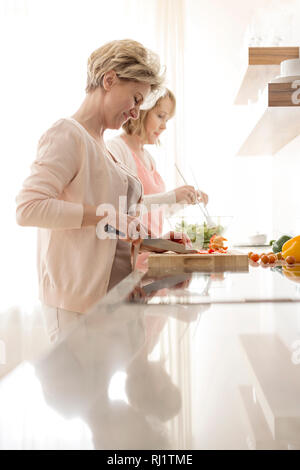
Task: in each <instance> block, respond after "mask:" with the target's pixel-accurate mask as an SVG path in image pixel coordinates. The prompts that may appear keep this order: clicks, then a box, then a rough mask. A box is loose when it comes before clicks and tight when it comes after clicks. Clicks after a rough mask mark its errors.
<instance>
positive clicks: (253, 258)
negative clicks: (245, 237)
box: [250, 253, 259, 263]
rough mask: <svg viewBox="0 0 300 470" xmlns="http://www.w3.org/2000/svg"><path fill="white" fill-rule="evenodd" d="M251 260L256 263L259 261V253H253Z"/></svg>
mask: <svg viewBox="0 0 300 470" xmlns="http://www.w3.org/2000/svg"><path fill="white" fill-rule="evenodd" d="M250 259H252V261H254V262H255V263H256V262H257V261H258V260H259V255H258V254H257V253H252V255H251V256H250Z"/></svg>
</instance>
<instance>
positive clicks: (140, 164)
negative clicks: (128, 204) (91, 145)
mask: <svg viewBox="0 0 300 470" xmlns="http://www.w3.org/2000/svg"><path fill="white" fill-rule="evenodd" d="M152 101H153V100H152ZM148 102H149V103H151V100H148ZM143 106H144V107H146V106H145V105H143ZM143 106H142V107H143ZM175 108H176V99H175V96H174V94H173V93H172V92H171V91H170V90H168V89H165V90H164V91H163V93H161V94H160V96H158V97H157V99H156V101H154V103H152V106H151V107H150V108H149V109H142V110H141V112H140V115H139V118H138V119H136V120H133V119H129V120H128V121H126V122H125V123H124V124H123V126H122V127H123V130H124V131H125V132H124V133H123V134H121V135H119V136H117V137H115V138H114V139H111V140H109V141H108V142H107V148H108V149H109V150H110V152H111V153H112V154H113V155H114V156H115V157H117V158H118V159H119V160H121V161H122V162H123V163H125V164H126V165H127V167H128V168H130V169H131V170H132V172H133V173H134V174H136V175H137V176H138V177H139V179H140V181H141V182H142V184H143V189H144V198H143V204H144V206H145V207H146V209H147V210H148V211H150V210H151V206H152V207H154V205H156V206H157V205H166V204H167V205H172V204H175V203H179V204H195V203H196V202H197V201H203V202H204V204H207V201H208V197H207V195H206V194H205V193H204V192H202V191H201V192H200V193H199V191H196V189H195V188H194V187H193V186H181V187H179V188H176V189H174V190H172V191H168V192H166V189H165V184H164V181H163V179H162V178H161V176H160V174H159V173H158V171H157V170H156V166H155V161H154V159H153V158H152V156H151V154H150V153H149V152H148V151H147V150H146V149H145V145H147V144H148V145H153V144H157V143H159V136H160V135H161V133H162V132H163V131H164V130H165V129H166V126H167V122H168V121H169V119H170V118H172V117H173V116H174V114H175ZM156 215H161V213H160V214H157V211H156ZM148 224H149V226H150V224H151V229H152V230H153V231H154V232H156V233H157V234H158V235H161V234H162V217H153V214H152V217H151V214H149V215H148Z"/></svg>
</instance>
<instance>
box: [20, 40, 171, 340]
mask: <svg viewBox="0 0 300 470" xmlns="http://www.w3.org/2000/svg"><path fill="white" fill-rule="evenodd" d="M162 81H163V77H162V75H161V74H160V64H159V60H158V57H157V56H156V55H155V54H154V53H152V52H151V51H149V50H147V49H145V48H144V47H143V46H142V45H141V44H140V43H138V42H136V41H132V40H121V41H112V42H110V43H108V44H106V45H104V46H102V47H100V48H99V49H97V50H95V51H94V52H93V53H92V54H91V56H90V57H89V60H88V76H87V86H86V97H85V99H84V101H83V103H82V105H81V106H80V108H79V109H78V110H77V111H76V112H75V114H73V116H72V117H70V118H63V119H60V120H59V121H57V122H56V123H55V124H53V126H52V127H51V128H50V129H48V130H47V131H46V132H45V133H44V135H43V136H42V137H41V139H40V141H39V145H38V151H37V157H36V160H35V161H34V163H33V165H32V168H31V174H30V176H29V177H28V178H27V179H26V180H25V182H24V185H23V188H22V190H21V192H20V193H19V195H18V197H17V222H18V223H19V224H20V225H23V226H36V227H38V228H39V230H38V275H39V296H40V300H41V302H42V304H43V311H44V314H45V317H46V325H47V329H48V333H49V334H50V335H51V336H52V334H53V335H54V337H55V336H56V334H57V333H58V332H59V329H60V328H64V327H65V326H68V325H70V323H74V321H75V320H76V321H77V320H78V319H79V318H80V317H81V315H80V314H82V313H86V312H87V311H88V310H89V309H90V307H91V306H92V305H94V304H95V303H96V302H97V301H98V300H99V299H100V298H101V297H102V296H103V295H104V294H105V293H106V292H107V290H108V289H109V288H111V287H112V286H114V285H115V284H116V283H117V282H118V281H119V280H121V279H122V278H124V277H125V276H126V275H127V274H128V273H129V272H130V271H131V269H132V268H131V263H130V247H131V242H132V238H131V236H130V233H129V232H128V230H127V228H128V226H129V224H130V223H131V222H132V221H133V217H131V216H130V215H128V207H130V206H131V205H132V204H135V203H138V202H139V201H140V200H141V197H142V187H141V184H140V182H139V180H138V178H137V177H136V176H135V175H134V174H132V173H131V172H130V171H129V170H128V168H127V167H126V166H124V165H122V164H121V163H120V162H119V161H117V160H116V159H114V158H113V157H112V155H111V154H110V153H109V152H108V151H107V149H106V147H105V144H104V140H103V133H104V131H105V129H108V128H109V129H119V128H120V127H121V126H122V124H124V123H125V122H126V121H127V120H128V119H129V118H131V119H136V118H137V117H138V115H139V108H140V105H141V104H142V103H143V102H144V101H145V99H146V98H147V96H148V94H149V93H151V92H154V91H155V90H157V89H158V88H159V87H160V86H161V84H162ZM124 196H126V197H127V207H125V209H124V211H123V212H124V213H123V214H122V215H123V218H122V220H123V222H124V220H125V226H124V224H123V227H122V231H124V232H126V233H125V237H124V239H123V240H120V239H119V240H117V239H116V237H114V238H112V237H110V238H105V239H104V238H103V236H102V238H101V237H100V238H101V239H99V238H98V237H97V236H96V225H97V224H98V223H99V222H100V220H101V219H102V218H103V215H104V212H103V211H102V215H101V209H100V211H99V206H100V207H101V204H105V205H106V206H107V205H110V206H111V207H114V208H115V209H116V211H118V210H119V209H118V208H119V198H120V197H124ZM97 207H98V213H99V215H96V211H97ZM117 228H118V227H117Z"/></svg>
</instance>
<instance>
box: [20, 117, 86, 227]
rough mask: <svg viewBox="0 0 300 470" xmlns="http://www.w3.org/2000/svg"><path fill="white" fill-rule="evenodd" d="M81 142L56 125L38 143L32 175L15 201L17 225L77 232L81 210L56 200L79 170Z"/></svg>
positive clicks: (66, 127) (68, 129)
mask: <svg viewBox="0 0 300 470" xmlns="http://www.w3.org/2000/svg"><path fill="white" fill-rule="evenodd" d="M80 155H81V140H80V137H79V136H78V134H77V133H76V130H74V129H73V128H71V127H70V125H68V123H65V122H63V121H59V122H58V123H57V124H55V125H54V126H53V127H52V128H51V129H49V130H48V131H47V132H46V133H45V134H44V135H43V136H42V138H41V139H40V141H39V145H38V154H37V158H36V160H35V161H34V163H33V164H32V166H31V174H30V176H28V178H26V180H25V181H24V184H23V188H22V190H21V191H20V193H19V194H18V196H17V198H16V202H17V209H16V217H17V222H18V224H19V225H22V226H33V227H41V228H51V229H75V228H80V227H81V225H82V221H83V216H84V207H83V205H82V204H79V203H76V202H68V201H64V200H61V199H59V198H60V196H61V194H62V193H63V191H64V189H65V187H66V186H67V185H68V184H69V183H70V181H71V180H72V179H73V178H74V177H75V176H76V174H77V172H78V170H79V168H80Z"/></svg>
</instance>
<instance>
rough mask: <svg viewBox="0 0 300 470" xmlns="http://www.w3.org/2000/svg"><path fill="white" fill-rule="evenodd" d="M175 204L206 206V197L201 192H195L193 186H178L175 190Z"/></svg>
mask: <svg viewBox="0 0 300 470" xmlns="http://www.w3.org/2000/svg"><path fill="white" fill-rule="evenodd" d="M174 191H175V196H176V202H177V203H179V204H196V203H197V202H203V204H204V205H205V206H206V204H207V202H208V196H207V194H206V193H204V192H203V191H197V190H196V189H195V188H194V186H187V185H186V186H180V187H179V188H176V189H175V190H174Z"/></svg>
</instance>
